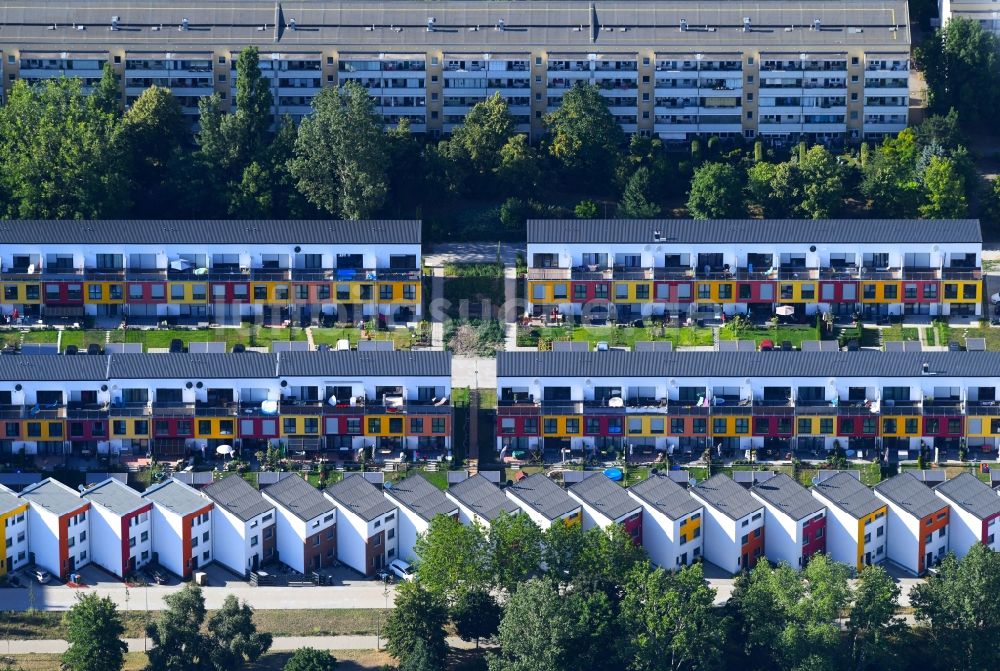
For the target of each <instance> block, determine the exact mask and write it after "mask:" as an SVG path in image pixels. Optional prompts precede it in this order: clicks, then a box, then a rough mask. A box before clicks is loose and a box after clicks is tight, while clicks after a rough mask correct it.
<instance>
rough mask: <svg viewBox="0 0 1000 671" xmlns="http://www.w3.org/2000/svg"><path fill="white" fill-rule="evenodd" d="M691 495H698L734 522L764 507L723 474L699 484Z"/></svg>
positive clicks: (693, 488)
mask: <svg viewBox="0 0 1000 671" xmlns="http://www.w3.org/2000/svg"><path fill="white" fill-rule="evenodd" d="M691 493H692V494H697V495H698V497H699V498H700V499H701V500H703V501H704V502H705V503H706V504H708V505H710V506H712V507H713V508H715V509H716V510H718V511H719V512H720V513H723V514H724V515H727V516H729V517H731V518H732V519H734V520H738V519H741V518H743V517H746V516H747V515H749V514H751V513H753V512H755V511H757V510H760V509H761V508H763V507H764V506H763V504H761V502H760V501H758V500H756V499H755V498H754V497H752V496H750V494H749V493H748V492H747V490H745V489H743V488H742V487H740V486H739V485H738V484H736V483H735V482H733V479H732V478H730V477H729V476H726V475H723V474H721V473H720V474H719V475H713V476H712V477H710V478H709V479H708V480H705V481H703V482H699V483H698V484H697V485H695V486H694V487H692V488H691Z"/></svg>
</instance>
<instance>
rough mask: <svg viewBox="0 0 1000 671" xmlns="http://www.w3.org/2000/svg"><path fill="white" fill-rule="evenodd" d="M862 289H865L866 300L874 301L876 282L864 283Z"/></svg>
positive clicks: (863, 295) (864, 296)
mask: <svg viewBox="0 0 1000 671" xmlns="http://www.w3.org/2000/svg"><path fill="white" fill-rule="evenodd" d="M862 291H863V294H862V297H863V298H864V299H865V300H866V301H873V300H875V285H874V284H865V285H863V287H862Z"/></svg>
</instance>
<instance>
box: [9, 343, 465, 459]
mask: <svg viewBox="0 0 1000 671" xmlns="http://www.w3.org/2000/svg"><path fill="white" fill-rule="evenodd" d="M0 380H2V381H3V382H4V383H5V384H4V385H3V389H0V416H2V417H3V422H0V453H2V454H11V453H15V454H16V453H19V452H23V453H24V454H28V455H36V454H38V455H47V454H49V455H51V454H58V455H62V454H84V453H86V454H91V455H93V454H138V455H146V454H151V455H152V456H154V457H156V458H157V459H170V458H174V459H176V458H179V457H182V456H185V455H187V454H190V453H192V452H194V451H199V452H204V453H207V454H215V450H216V448H217V447H219V446H220V445H231V446H235V447H236V448H237V449H241V448H242V449H246V450H250V451H254V450H258V449H265V448H266V447H268V446H272V445H273V446H277V445H281V446H284V447H285V448H286V449H288V450H290V451H296V452H306V453H319V452H326V453H327V456H330V457H333V456H335V455H339V456H340V458H341V459H343V458H345V457H346V458H348V460H350V461H353V460H355V458H356V455H357V452H358V451H359V450H361V449H368V450H370V451H371V452H372V456H373V458H375V459H376V460H383V459H386V458H393V459H395V458H397V457H399V456H400V453H403V452H405V453H408V454H411V455H413V456H416V457H418V458H422V459H424V458H432V457H435V456H443V455H444V454H446V453H447V452H448V450H449V449H450V448H451V432H452V431H451V422H452V419H451V418H452V407H451V404H450V396H451V355H450V354H448V353H446V352H433V351H414V352H407V351H371V352H365V351H357V350H346V351H329V352H282V353H278V354H262V353H256V352H244V353H229V354H111V355H96V356H95V355H87V356H83V355H79V356H6V357H0ZM331 453H333V454H331Z"/></svg>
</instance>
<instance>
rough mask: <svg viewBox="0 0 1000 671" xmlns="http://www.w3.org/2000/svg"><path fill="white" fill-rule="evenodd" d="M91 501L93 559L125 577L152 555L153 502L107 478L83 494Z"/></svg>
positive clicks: (147, 560)
mask: <svg viewBox="0 0 1000 671" xmlns="http://www.w3.org/2000/svg"><path fill="white" fill-rule="evenodd" d="M81 498H84V499H86V500H88V501H90V503H91V508H90V536H91V540H92V541H93V542H92V543H91V550H92V556H91V559H92V561H93V562H94V563H95V564H97V565H98V566H100V567H101V568H103V569H104V570H106V571H108V572H110V573H111V574H113V575H115V576H117V577H119V578H125V577H126V576H128V575H129V574H130V573H133V572H134V571H136V570H138V569H140V568H142V567H143V566H145V565H146V564H148V563H149V562H150V561H152V557H153V538H152V530H153V521H152V510H153V504H152V503H151V502H149V501H147V500H145V499H143V498H142V497H140V496H139V493H138V492H136V491H135V490H134V489H132V488H131V487H129V486H128V485H126V484H124V483H122V482H121V481H120V480H117V479H115V478H108V479H107V480H105V481H104V482H101V483H98V484H97V485H95V486H94V487H91V488H90V489H88V490H86V491H85V492H83V493H82V494H81Z"/></svg>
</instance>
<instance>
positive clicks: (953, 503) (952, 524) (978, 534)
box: [934, 473, 1000, 558]
mask: <svg viewBox="0 0 1000 671" xmlns="http://www.w3.org/2000/svg"><path fill="white" fill-rule="evenodd" d="M934 493H935V494H936V495H937V496H938V497H939V498H941V499H942V500H944V502H945V503H947V504H948V506H949V507H950V508H951V512H950V514H949V517H948V549H949V550H951V551H952V552H954V553H955V555H956V556H957V557H959V558H962V557H964V556H965V555H966V554H968V552H969V550H970V549H972V546H973V545H975V544H976V543H982V544H983V545H985V546H986V547H988V548H989V549H991V550H995V551H998V552H1000V496H998V495H997V494H998V493H997V492H996V490H994V489H992V488H990V486H989V485H988V484H986V483H985V482H982V481H981V480H979V478H977V477H976V476H974V475H972V474H971V473H962V474H961V475H958V476H956V477H954V478H952V479H951V480H948V481H946V482H942V483H941V484H939V485H937V486H935V487H934Z"/></svg>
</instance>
